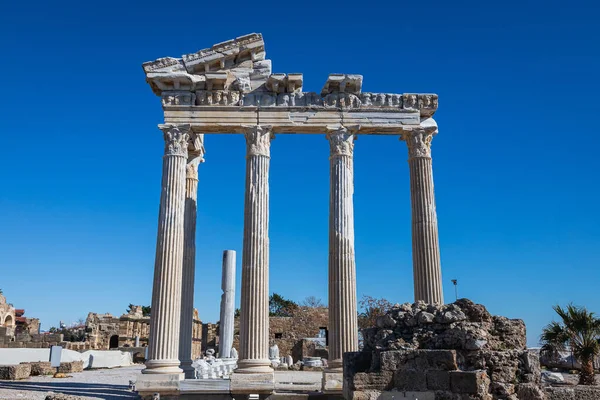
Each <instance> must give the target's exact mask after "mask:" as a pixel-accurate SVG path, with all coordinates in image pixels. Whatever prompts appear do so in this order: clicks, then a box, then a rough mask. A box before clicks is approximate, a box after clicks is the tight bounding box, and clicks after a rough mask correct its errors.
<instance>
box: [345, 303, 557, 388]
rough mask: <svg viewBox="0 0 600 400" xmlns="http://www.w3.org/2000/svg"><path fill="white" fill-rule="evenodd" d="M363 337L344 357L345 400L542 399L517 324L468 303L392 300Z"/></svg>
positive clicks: (533, 360)
mask: <svg viewBox="0 0 600 400" xmlns="http://www.w3.org/2000/svg"><path fill="white" fill-rule="evenodd" d="M363 335H364V349H363V351H362V352H353V353H346V354H344V397H345V398H346V399H353V400H362V399H378V398H382V399H383V398H394V399H419V400H462V399H473V400H474V399H481V400H495V399H506V400H541V399H546V397H545V394H544V392H543V391H542V389H541V388H540V365H539V360H538V356H537V355H536V354H534V353H532V352H530V351H528V350H527V349H526V347H525V346H526V337H525V324H524V323H523V321H521V320H518V319H508V318H505V317H500V316H492V315H490V313H489V312H488V311H487V310H486V309H485V307H484V306H482V305H480V304H475V303H473V302H471V301H470V300H467V299H461V300H458V301H457V302H455V303H453V304H447V305H444V306H441V305H430V304H426V303H424V302H418V303H415V304H402V305H396V306H394V308H393V309H392V310H391V311H390V312H388V313H387V314H386V315H384V316H382V317H379V318H378V319H377V327H374V328H369V329H367V330H365V331H363ZM392 396H393V397H392Z"/></svg>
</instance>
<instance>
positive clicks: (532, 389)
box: [517, 383, 597, 400]
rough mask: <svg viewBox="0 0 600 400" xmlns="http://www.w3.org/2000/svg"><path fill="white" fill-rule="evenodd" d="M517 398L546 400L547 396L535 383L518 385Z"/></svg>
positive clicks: (520, 399)
mask: <svg viewBox="0 0 600 400" xmlns="http://www.w3.org/2000/svg"><path fill="white" fill-rule="evenodd" d="M517 396H518V397H519V400H546V395H545V394H544V392H543V391H542V389H540V387H539V386H537V385H535V384H533V383H522V384H520V385H517ZM594 398H597V397H594ZM577 399H578V400H580V399H582V398H581V397H577Z"/></svg>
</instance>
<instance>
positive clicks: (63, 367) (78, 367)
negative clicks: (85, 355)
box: [58, 361, 83, 374]
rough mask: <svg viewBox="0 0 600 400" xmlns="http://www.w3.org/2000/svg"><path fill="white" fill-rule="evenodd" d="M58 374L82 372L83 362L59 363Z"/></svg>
mask: <svg viewBox="0 0 600 400" xmlns="http://www.w3.org/2000/svg"><path fill="white" fill-rule="evenodd" d="M58 372H62V373H63V374H70V373H73V372H83V361H69V362H61V363H60V367H59V368H58Z"/></svg>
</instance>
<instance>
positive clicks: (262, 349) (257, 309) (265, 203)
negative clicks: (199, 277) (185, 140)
mask: <svg viewBox="0 0 600 400" xmlns="http://www.w3.org/2000/svg"><path fill="white" fill-rule="evenodd" d="M245 136H246V194H245V197H246V198H245V203H244V243H243V247H244V248H243V255H242V298H241V310H240V311H241V319H240V355H239V356H240V358H239V361H238V369H237V370H236V373H238V374H239V373H257V374H261V373H272V372H273V369H272V368H271V367H270V365H271V362H270V360H269V163H270V158H271V151H270V149H271V139H272V133H271V127H270V126H259V125H256V126H246V127H245Z"/></svg>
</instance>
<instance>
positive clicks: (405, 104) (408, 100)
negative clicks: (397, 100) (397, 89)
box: [402, 93, 419, 110]
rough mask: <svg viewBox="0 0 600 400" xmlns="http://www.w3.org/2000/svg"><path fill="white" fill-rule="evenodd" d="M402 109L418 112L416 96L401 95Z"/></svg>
mask: <svg viewBox="0 0 600 400" xmlns="http://www.w3.org/2000/svg"><path fill="white" fill-rule="evenodd" d="M402 108H404V109H405V110H418V109H419V104H418V100H417V95H416V94H412V93H405V94H403V95H402Z"/></svg>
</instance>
